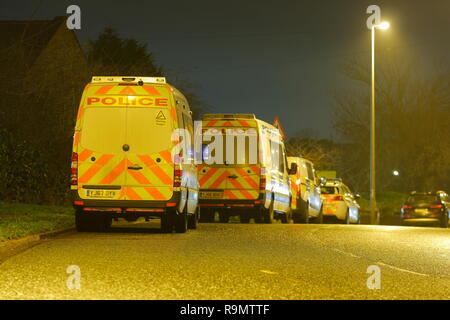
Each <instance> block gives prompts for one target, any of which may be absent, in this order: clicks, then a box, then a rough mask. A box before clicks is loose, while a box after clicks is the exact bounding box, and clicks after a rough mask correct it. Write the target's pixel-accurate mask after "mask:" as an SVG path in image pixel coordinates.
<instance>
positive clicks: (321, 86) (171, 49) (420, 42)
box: [0, 0, 450, 138]
mask: <svg viewBox="0 0 450 320" xmlns="http://www.w3.org/2000/svg"><path fill="white" fill-rule="evenodd" d="M71 4H77V5H79V6H80V7H81V10H82V30H80V31H77V35H78V37H79V39H80V42H81V43H82V44H85V43H86V42H87V40H88V39H94V38H96V37H97V35H98V34H99V32H100V31H101V30H103V29H104V28H105V27H107V26H111V27H113V28H114V29H116V30H117V31H118V32H119V33H120V35H121V36H123V37H133V38H135V39H137V40H139V41H142V42H146V43H148V48H149V49H150V51H152V52H153V53H154V54H155V58H156V61H157V63H158V64H161V65H163V66H164V67H165V68H168V69H172V70H174V71H176V72H180V71H181V72H183V73H184V74H185V76H186V78H188V79H189V80H191V81H192V82H194V83H195V84H197V85H199V86H201V89H200V90H199V91H198V93H199V95H200V97H201V98H202V99H203V100H204V101H205V102H206V103H208V104H209V105H210V106H211V110H210V112H212V113H233V112H237V113H255V114H256V115H257V116H258V117H259V118H261V119H263V120H266V121H269V122H272V120H273V118H274V117H275V116H276V115H278V116H279V117H280V119H281V122H282V124H283V126H284V128H285V129H286V131H287V133H288V135H293V134H295V133H297V132H299V131H303V132H309V133H312V134H314V135H317V136H320V137H324V138H333V130H332V124H331V122H332V121H331V120H332V106H333V102H334V99H333V96H334V93H335V92H336V91H337V90H340V89H342V88H344V87H345V86H346V84H347V80H346V79H345V78H344V77H343V76H342V73H341V71H340V66H341V64H342V62H343V61H344V60H345V59H347V58H352V57H354V56H358V55H359V56H360V55H365V56H367V62H368V63H370V31H369V30H368V29H367V27H366V19H367V17H368V15H367V14H366V8H367V7H368V6H369V5H371V4H378V5H380V6H381V9H382V19H383V20H389V21H390V23H391V29H390V30H389V31H387V32H383V34H379V35H378V36H377V43H378V44H379V46H380V47H384V48H388V49H389V50H390V52H395V53H397V54H400V55H402V56H405V58H406V57H408V58H412V59H414V60H415V61H417V66H418V68H419V67H420V68H422V69H423V70H425V71H429V72H432V70H433V67H434V65H435V64H436V63H442V62H443V61H444V62H445V63H448V60H449V59H448V53H449V48H450V46H449V43H450V36H449V30H450V1H449V0H426V1H425V0H419V1H416V0H389V1H376V0H369V1H366V0H339V1H330V0H327V1H324V0H314V1H304V0H297V1H293V0H290V1H281V0H279V1H262V0H260V1H253V0H251V1H250V0H241V1H217V0H209V1H195V0H191V1H176V0H171V1H167V0H165V1H163V0H159V1H137V0H136V1H133V0H127V1H74V0H69V1H65V0H63V1H61V0H59V1H36V0H30V1H23V0H17V1H9V0H8V1H3V0H2V1H1V2H0V20H28V19H52V18H53V17H55V16H63V15H66V8H67V6H69V5H71ZM168 80H169V82H170V77H169V79H168ZM368 107H369V106H368Z"/></svg>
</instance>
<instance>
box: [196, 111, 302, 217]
mask: <svg viewBox="0 0 450 320" xmlns="http://www.w3.org/2000/svg"><path fill="white" fill-rule="evenodd" d="M201 133H202V140H203V141H202V156H203V163H202V164H201V165H199V166H198V179H199V183H200V199H199V202H200V206H201V208H202V210H201V218H200V220H201V221H202V222H213V221H214V217H215V214H216V212H218V214H219V219H220V222H228V221H229V217H230V216H233V215H238V216H239V217H240V221H241V222H242V223H248V222H249V221H250V219H251V218H254V220H255V222H257V223H262V222H264V223H272V222H273V221H274V219H280V220H281V221H282V222H284V223H288V222H289V220H290V214H291V212H290V211H291V210H290V206H291V198H292V197H291V191H290V179H289V173H290V172H289V171H290V169H289V168H288V166H287V158H286V153H285V147H284V143H283V140H282V138H281V135H280V132H279V131H278V129H277V128H275V127H274V126H272V125H270V124H268V123H266V122H264V121H261V120H258V119H256V117H255V115H253V114H211V115H205V116H204V118H203V122H202V132H201ZM291 169H292V170H291V173H292V172H294V171H296V169H297V168H296V165H295V164H294V165H293V168H291Z"/></svg>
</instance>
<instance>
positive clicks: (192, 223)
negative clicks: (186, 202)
mask: <svg viewBox="0 0 450 320" xmlns="http://www.w3.org/2000/svg"><path fill="white" fill-rule="evenodd" d="M199 212H200V207H197V210H195V213H194V214H190V215H189V216H188V228H189V229H192V230H195V229H197V222H198V217H199Z"/></svg>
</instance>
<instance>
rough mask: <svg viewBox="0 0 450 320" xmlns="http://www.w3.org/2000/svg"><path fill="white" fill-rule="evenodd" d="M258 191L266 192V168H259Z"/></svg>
mask: <svg viewBox="0 0 450 320" xmlns="http://www.w3.org/2000/svg"><path fill="white" fill-rule="evenodd" d="M259 190H266V168H261V176H260V180H259Z"/></svg>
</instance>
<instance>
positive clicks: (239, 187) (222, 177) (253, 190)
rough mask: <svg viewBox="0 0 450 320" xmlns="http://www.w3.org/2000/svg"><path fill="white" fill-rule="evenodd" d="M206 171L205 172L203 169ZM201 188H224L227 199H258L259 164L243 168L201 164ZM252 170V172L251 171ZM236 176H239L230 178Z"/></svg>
mask: <svg viewBox="0 0 450 320" xmlns="http://www.w3.org/2000/svg"><path fill="white" fill-rule="evenodd" d="M204 170H205V171H206V172H203V171H204ZM198 172H199V183H200V188H201V189H223V190H225V192H224V197H225V198H226V199H256V198H258V196H259V175H256V174H255V172H259V167H258V166H251V167H242V168H217V167H213V168H209V167H206V166H199V168H198ZM249 172H250V173H249ZM231 176H236V177H237V178H236V179H234V178H230V177H231Z"/></svg>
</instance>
